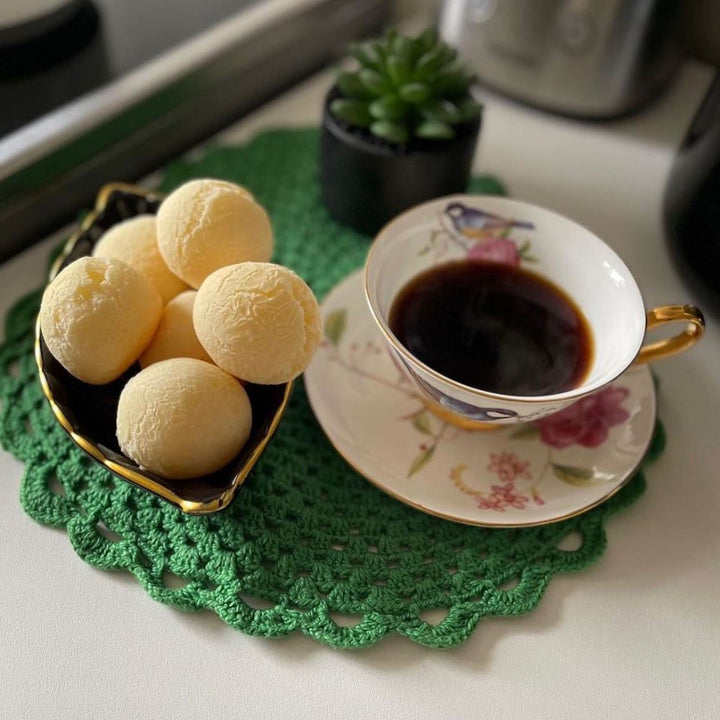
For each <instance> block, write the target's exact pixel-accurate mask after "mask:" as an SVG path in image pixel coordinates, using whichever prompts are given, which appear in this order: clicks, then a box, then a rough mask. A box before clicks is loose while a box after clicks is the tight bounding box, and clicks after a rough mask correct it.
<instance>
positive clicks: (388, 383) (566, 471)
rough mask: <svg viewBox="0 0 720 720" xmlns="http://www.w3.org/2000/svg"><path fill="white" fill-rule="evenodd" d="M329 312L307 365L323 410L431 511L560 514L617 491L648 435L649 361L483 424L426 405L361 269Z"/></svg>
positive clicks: (337, 292)
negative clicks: (558, 404) (566, 398)
mask: <svg viewBox="0 0 720 720" xmlns="http://www.w3.org/2000/svg"><path fill="white" fill-rule="evenodd" d="M323 316H324V328H325V338H324V341H323V343H322V344H321V347H320V349H319V350H318V353H317V355H316V357H315V359H314V360H313V363H312V365H311V366H310V368H309V369H308V371H307V372H306V375H305V378H306V380H305V382H306V386H307V389H308V395H309V398H310V402H311V405H312V407H313V410H314V411H315V414H316V416H317V417H318V420H319V421H320V423H321V425H322V426H323V429H324V430H325V432H326V434H327V435H328V437H329V438H330V440H331V441H332V442H333V444H334V445H335V446H336V448H337V449H338V450H339V451H340V453H341V454H342V455H343V456H344V457H345V458H346V460H348V461H349V462H350V463H351V464H352V465H353V466H354V467H355V468H356V469H357V470H359V471H360V472H361V473H362V474H363V475H365V476H366V477H367V478H368V479H370V480H371V481H372V482H374V483H375V484H376V485H379V486H380V487H381V488H383V489H385V490H386V491H387V492H389V493H390V494H392V495H394V496H395V497H397V498H398V499H400V500H403V501H405V502H407V503H409V504H411V505H413V506H415V507H418V508H419V509H422V510H424V511H426V512H430V513H433V514H437V515H441V516H442V517H446V518H449V519H453V520H456V521H459V522H467V523H471V524H481V525H532V524H540V523H543V522H551V521H553V520H554V519H560V518H563V517H566V516H568V515H571V514H575V513H577V512H579V511H581V510H583V509H589V508H590V507H592V506H594V505H595V504H597V503H598V502H600V501H602V500H603V499H605V498H606V497H609V496H610V495H612V494H613V493H614V492H615V491H616V490H618V489H619V488H620V487H621V486H622V485H623V484H624V482H625V481H626V480H627V479H628V478H629V477H630V475H631V474H632V471H633V470H634V469H635V467H637V465H638V464H639V462H640V460H641V459H642V457H643V455H644V453H645V451H646V449H647V447H648V444H649V442H650V438H651V436H652V430H653V427H654V422H655V395H654V387H653V384H652V380H651V377H650V374H649V371H648V370H647V369H646V368H644V367H639V368H635V369H633V370H631V371H629V372H628V373H626V374H625V375H624V376H623V377H622V378H621V379H620V380H619V381H617V382H615V383H613V384H611V385H609V386H607V387H605V388H603V389H601V390H600V391H598V392H597V393H595V394H593V395H590V396H588V397H585V398H582V399H581V400H579V401H578V402H577V403H575V404H574V405H571V406H569V407H567V408H565V409H564V410H562V411H560V412H558V413H555V414H554V415H550V416H547V417H543V418H541V419H539V420H537V421H535V422H532V423H527V424H516V425H506V426H503V427H501V428H500V429H498V430H492V431H474V432H473V431H468V430H463V429H460V428H457V427H455V426H454V425H452V424H449V423H448V422H446V421H444V420H442V419H440V418H438V417H436V416H435V415H433V414H432V413H431V412H430V411H429V410H427V409H426V407H425V405H424V403H423V402H422V400H421V398H420V396H419V395H418V392H417V390H416V388H415V386H414V385H413V383H412V382H410V381H409V380H408V379H407V377H406V376H405V374H404V373H403V372H402V371H401V370H400V368H398V367H397V365H396V364H395V363H394V362H393V359H392V357H391V355H390V353H389V351H388V350H387V348H386V345H385V342H384V340H383V338H382V336H381V334H380V332H379V330H378V329H377V328H376V326H375V324H374V322H373V320H372V318H371V316H370V313H369V311H368V310H367V307H366V305H365V302H364V298H363V295H362V288H361V278H360V276H359V273H358V274H356V275H353V276H351V277H350V278H347V279H346V280H344V281H343V282H342V283H340V285H339V286H337V287H336V288H335V289H334V290H333V291H332V292H331V293H330V295H329V296H328V298H326V300H325V302H324V303H323Z"/></svg>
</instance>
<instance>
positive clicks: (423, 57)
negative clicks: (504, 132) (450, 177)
mask: <svg viewBox="0 0 720 720" xmlns="http://www.w3.org/2000/svg"><path fill="white" fill-rule="evenodd" d="M349 53H350V55H352V56H353V57H354V58H355V60H356V61H357V63H358V67H357V68H356V69H355V70H351V71H346V72H342V73H340V75H339V76H338V78H337V82H336V86H337V88H338V90H339V91H340V93H341V95H342V97H338V98H336V99H335V100H333V101H332V102H331V103H330V111H331V113H332V114H333V115H334V116H335V117H336V118H337V119H339V120H342V121H343V122H345V123H347V124H348V125H350V126H351V127H356V128H365V129H367V130H368V131H369V132H370V133H372V134H373V135H374V136H375V137H378V138H380V139H382V140H385V141H387V142H391V143H399V144H404V143H407V142H409V141H410V140H411V138H413V137H416V138H422V139H428V140H449V139H450V138H453V137H454V136H455V126H457V125H459V124H461V123H465V122H469V121H470V120H474V119H475V118H476V117H478V115H479V114H480V110H481V106H480V105H478V103H476V102H475V101H474V100H473V99H472V97H471V96H470V93H469V88H470V85H471V84H472V83H473V81H474V79H475V78H474V76H473V75H470V74H469V73H467V72H466V71H465V69H464V68H463V67H462V66H461V64H460V63H459V62H458V61H457V51H456V50H455V49H454V48H452V47H450V46H449V45H447V44H445V43H444V42H442V40H440V39H439V38H438V36H437V34H436V32H435V31H434V30H425V32H423V33H421V34H420V35H419V36H418V37H415V38H409V37H405V36H403V35H399V34H398V33H397V32H395V31H393V30H391V31H389V32H388V33H387V34H386V35H385V36H384V37H382V38H378V39H375V40H370V41H368V42H364V43H362V44H357V45H351V46H350V49H349Z"/></svg>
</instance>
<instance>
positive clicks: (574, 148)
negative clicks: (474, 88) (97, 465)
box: [0, 65, 720, 720]
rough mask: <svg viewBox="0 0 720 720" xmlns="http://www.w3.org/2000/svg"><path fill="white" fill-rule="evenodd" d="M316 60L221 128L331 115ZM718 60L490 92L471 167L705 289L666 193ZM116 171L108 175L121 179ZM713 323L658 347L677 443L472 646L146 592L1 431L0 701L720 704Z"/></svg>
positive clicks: (5, 293) (26, 712)
mask: <svg viewBox="0 0 720 720" xmlns="http://www.w3.org/2000/svg"><path fill="white" fill-rule="evenodd" d="M330 77H331V76H330V75H329V74H328V73H322V74H321V75H319V76H317V77H316V78H314V79H313V80H311V81H309V82H308V83H306V84H304V85H302V86H299V87H298V88H296V89H295V90H293V91H292V92H291V93H288V94H287V95H286V96H284V97H283V98H281V99H280V100H278V101H276V102H274V103H272V104H271V105H268V106H267V107H265V108H263V109H262V110H261V111H259V112H258V113H256V114H255V115H254V116H252V117H251V118H248V119H246V120H245V121H243V122H241V123H240V124H239V125H238V126H237V127H235V128H232V129H231V130H229V131H227V132H225V133H223V134H222V135H221V138H222V140H223V141H228V142H230V141H231V142H238V141H242V140H244V139H246V138H247V137H249V136H250V135H251V134H252V133H254V132H255V131H257V130H258V129H260V128H266V127H273V126H281V125H288V124H297V125H307V124H311V123H316V122H317V121H318V119H319V113H320V103H321V98H322V94H323V92H324V90H325V88H326V87H327V85H328V83H329V82H330ZM709 77H710V72H709V70H708V69H707V68H703V67H701V66H698V65H687V66H686V67H685V68H684V69H683V71H682V73H681V74H680V76H679V77H678V78H677V80H676V82H675V83H674V85H673V87H672V88H671V89H670V91H669V92H668V93H667V94H665V95H664V96H663V97H662V98H661V99H660V101H659V102H658V103H656V104H655V105H654V106H653V107H652V108H651V109H649V110H648V111H646V112H644V113H642V114H641V115H639V116H637V117H635V118H632V119H628V120H625V121H622V122H618V123H613V124H606V125H585V124H580V123H576V122H572V121H568V120H563V119H559V118H556V117H552V116H549V115H543V114H540V113H536V112H533V111H530V110H527V109H525V108H522V107H520V106H518V105H515V104H513V103H510V102H507V101H504V100H500V99H498V98H495V97H492V96H489V95H488V96H486V97H484V99H485V101H486V113H485V122H484V127H483V131H482V139H481V146H480V152H479V156H478V159H477V169H478V170H480V171H483V172H491V173H496V174H497V175H499V176H500V177H502V178H503V179H504V180H505V181H506V182H507V184H508V187H509V188H510V191H511V192H512V194H513V195H514V196H516V197H519V198H522V199H525V200H530V201H533V202H536V203H539V204H542V205H546V206H548V207H550V208H553V209H555V210H558V211H560V212H563V213H566V214H567V215H569V216H570V217H572V218H574V219H575V220H577V221H579V222H580V223H582V224H584V225H586V226H587V227H588V228H590V229H591V230H593V231H594V232H596V233H597V234H598V235H600V236H601V237H602V238H604V239H605V240H606V241H607V242H608V243H609V244H610V245H612V246H613V247H614V248H615V250H616V251H617V252H618V253H619V254H620V255H621V256H622V257H623V258H624V259H625V260H626V262H627V264H628V265H629V267H630V269H631V270H632V272H633V273H634V274H635V275H636V277H637V280H638V283H639V285H640V288H641V290H642V291H643V294H644V296H645V300H646V303H647V304H648V306H651V305H654V304H662V303H672V302H687V301H690V302H692V301H693V294H692V292H691V291H690V290H689V289H688V288H686V287H685V286H683V285H682V283H681V282H680V280H679V279H678V276H677V274H676V272H675V270H674V268H673V266H672V265H671V264H670V262H669V259H668V256H667V252H666V249H665V245H664V241H663V233H662V223H661V216H660V207H661V197H662V191H663V188H664V184H665V180H666V176H667V173H668V171H669V168H670V164H671V161H672V156H673V153H674V149H675V147H676V146H677V144H678V143H679V141H680V139H681V137H682V135H683V132H684V129H685V127H686V126H687V124H688V121H689V119H690V118H691V117H692V115H693V113H694V110H695V109H696V107H697V105H698V102H699V100H700V98H701V97H702V95H703V92H704V89H705V88H706V86H707V83H708V81H709ZM110 179H111V178H108V180H110ZM48 244H49V243H45V244H44V245H40V246H37V247H35V248H33V249H32V250H30V251H28V252H26V253H25V254H23V255H21V256H19V257H17V258H15V259H13V260H12V261H10V262H8V263H6V264H5V265H0V312H1V313H2V314H3V315H4V313H5V311H6V310H7V308H8V307H9V306H10V305H11V304H12V302H13V301H14V300H15V299H16V298H17V297H18V296H19V295H20V294H22V293H24V292H26V291H27V290H30V289H32V288H35V287H37V286H38V285H39V284H40V283H41V282H42V280H43V274H44V267H45V258H46V254H47V246H48ZM718 357H720V327H719V326H718V324H717V323H716V322H715V321H714V320H713V319H710V321H709V328H708V332H707V336H706V338H705V339H704V340H703V341H702V343H701V344H700V345H699V346H698V347H697V348H695V349H694V350H693V351H692V352H690V353H689V354H687V355H684V356H681V357H678V358H673V359H669V360H666V361H664V362H661V363H659V364H658V365H657V366H656V370H657V373H658V374H659V376H660V378H661V380H662V389H661V393H660V415H661V417H662V419H663V421H664V422H665V424H666V427H667V431H668V438H669V442H668V448H667V450H666V452H665V454H664V455H663V457H662V458H661V459H660V461H659V462H658V463H657V464H656V465H654V466H653V467H652V468H651V469H650V470H649V471H648V473H647V478H648V489H647V493H646V495H645V497H643V498H642V499H641V500H640V501H639V502H638V503H637V504H636V505H635V506H633V507H632V508H630V509H629V510H627V511H625V512H623V513H621V514H620V515H618V516H617V517H614V518H612V519H611V520H610V521H609V523H608V526H607V530H608V537H609V542H608V548H607V551H606V553H605V555H604V556H603V557H602V558H601V560H600V561H599V562H598V564H597V565H596V566H595V567H593V568H591V569H589V570H586V571H584V572H583V573H581V574H579V575H573V576H561V577H555V578H554V579H553V580H552V581H551V583H550V586H549V588H548V590H547V592H546V594H545V597H544V598H543V600H542V602H541V604H540V606H539V607H538V608H537V609H536V610H535V611H533V612H532V613H531V614H529V615H527V616H525V617H519V618H505V619H491V620H485V621H483V622H482V623H480V625H479V626H478V628H477V630H476V632H475V634H474V635H473V637H472V638H471V639H470V640H469V641H468V642H467V643H466V644H465V645H463V646H461V647H460V648H457V649H454V650H449V651H438V650H430V649H426V648H423V647H420V646H417V645H414V644H413V643H411V642H410V641H408V640H406V639H404V638H401V637H397V636H393V637H389V638H387V639H385V640H383V641H381V642H380V643H379V644H378V645H376V646H374V647H372V648H370V649H367V650H362V651H353V652H342V651H338V650H333V649H330V648H326V647H324V646H321V645H319V644H318V643H316V642H314V641H312V640H310V639H308V638H306V637H303V636H300V635H297V636H292V637H290V638H287V639H281V640H272V641H271V640H264V639H258V638H251V637H246V636H244V635H242V634H240V633H239V632H237V631H235V630H232V629H231V628H229V627H227V626H225V625H223V623H222V622H221V621H220V620H218V619H217V618H216V617H215V616H214V615H212V614H211V613H209V612H207V613H201V614H187V613H183V612H180V611H177V610H174V609H171V608H169V607H166V606H164V605H160V604H158V603H155V602H153V601H152V600H151V599H150V598H149V597H148V596H147V595H146V594H145V592H144V591H143V590H142V589H141V588H140V587H139V586H138V584H137V583H136V581H135V579H134V578H132V577H131V576H130V575H125V574H120V573H108V572H103V571H99V570H95V569H93V568H91V567H89V566H87V565H85V563H83V562H82V561H81V560H80V559H79V558H78V557H77V556H76V555H75V553H74V552H73V550H72V548H71V546H70V543H69V541H68V539H67V536H66V535H65V534H64V533H63V532H61V531H59V530H53V529H50V528H46V527H42V526H40V525H37V524H36V523H35V522H33V521H32V520H30V519H29V518H28V517H26V516H25V515H24V514H23V512H22V510H21V509H20V505H19V502H18V488H19V483H20V477H21V474H22V469H23V468H22V465H21V464H20V463H19V462H17V461H16V460H15V459H14V458H12V457H11V456H10V455H8V454H7V453H5V452H3V451H0V478H1V481H0V567H2V570H3V580H2V583H0V686H1V687H2V699H1V700H0V717H3V718H5V717H7V718H12V720H23V719H25V718H33V719H34V718H48V717H52V718H73V719H79V718H165V717H172V718H174V720H185V719H186V718H200V717H203V718H213V719H214V718H238V717H253V718H297V719H300V718H313V719H317V718H393V719H395V718H408V719H411V718H412V719H413V720H420V719H421V718H432V719H433V720H436V719H437V718H465V717H467V718H478V717H486V718H492V719H493V720H498V719H501V718H521V717H523V718H524V717H532V718H533V720H541V719H543V718H548V719H550V718H552V720H560V719H562V718H573V719H574V720H575V719H577V718H625V719H627V718H652V719H653V720H659V719H660V718H681V717H682V718H693V719H694V720H698V719H704V718H708V719H709V718H716V717H717V715H718V682H717V681H718V671H717V668H718V648H720V622H718V610H719V609H720V573H719V572H718V558H720V524H719V523H718V514H719V511H720V483H718V481H717V479H718V476H719V475H720V443H719V442H718V424H717V422H713V418H714V417H715V413H716V412H717V408H718V407H720V371H719V370H718V362H717V358H718Z"/></svg>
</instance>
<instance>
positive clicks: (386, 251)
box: [365, 195, 705, 428]
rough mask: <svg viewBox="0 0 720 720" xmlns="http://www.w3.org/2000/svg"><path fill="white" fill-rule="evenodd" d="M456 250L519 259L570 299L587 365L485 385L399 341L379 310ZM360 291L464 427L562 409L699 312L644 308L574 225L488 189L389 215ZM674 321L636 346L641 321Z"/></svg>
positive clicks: (421, 380)
mask: <svg viewBox="0 0 720 720" xmlns="http://www.w3.org/2000/svg"><path fill="white" fill-rule="evenodd" d="M463 258H468V259H475V260H479V261H490V262H503V263H506V264H512V265H521V266H523V267H525V268H526V269H528V270H532V271H533V272H535V273H538V274H539V275H541V276H543V277H545V278H547V279H548V280H550V281H551V282H552V283H554V284H555V285H557V286H558V287H560V288H562V289H563V290H564V291H565V292H566V293H567V294H568V295H569V296H570V297H571V298H572V299H573V300H574V301H575V303H576V304H577V306H578V307H579V308H580V309H581V310H582V311H583V313H584V315H585V317H586V318H587V321H588V323H589V326H590V329H591V331H592V335H593V339H594V356H593V358H592V360H591V365H590V369H589V371H588V372H587V374H586V376H585V379H584V380H583V381H582V383H581V384H580V385H579V386H578V387H574V388H572V389H570V390H567V391H565V392H559V393H557V394H553V395H542V396H532V397H524V396H515V395H502V394H499V393H494V392H488V391H485V390H483V389H482V388H475V387H470V386H468V385H463V384H462V383H459V382H456V381H455V380H452V379H451V378H448V377H446V376H444V375H442V374H441V373H439V372H437V371H435V370H434V369H433V368H431V367H429V366H428V365H426V364H424V363H423V362H421V361H420V360H419V359H418V358H417V357H415V356H414V355H413V354H412V353H411V352H410V351H409V350H408V349H407V348H406V347H405V346H404V345H403V344H402V343H401V342H400V341H399V340H398V338H397V337H396V336H395V335H394V334H393V332H392V330H391V329H390V327H389V324H388V315H389V313H390V308H391V306H392V303H393V300H394V299H395V297H396V296H397V294H398V293H399V292H400V290H401V289H402V288H403V287H404V286H405V285H406V284H407V283H408V281H409V280H411V279H412V278H413V277H415V276H416V275H418V274H419V273H421V272H424V271H425V270H427V269H429V268H431V267H433V266H436V265H440V264H443V263H446V262H449V261H454V260H460V259H463ZM365 294H366V297H367V301H368V303H369V305H370V310H371V311H372V314H373V316H374V318H375V320H376V322H377V324H378V326H379V327H380V329H381V330H382V332H383V334H384V335H385V337H386V339H387V341H388V344H389V346H390V349H391V351H392V354H393V356H394V358H395V359H396V360H397V362H398V365H399V366H400V367H401V368H403V370H404V371H405V373H406V374H407V375H408V377H409V378H410V379H411V380H412V381H413V382H414V383H415V384H416V385H417V387H418V388H419V390H420V391H421V395H422V397H423V399H424V400H425V401H426V403H427V405H428V407H429V408H430V409H431V410H433V411H434V412H436V413H437V414H439V415H441V416H442V417H444V418H445V419H447V420H449V421H451V422H454V423H455V424H459V425H461V426H463V427H470V428H475V427H482V426H487V423H492V424H499V423H502V424H507V423H518V422H528V421H531V420H537V419H538V418H541V417H543V416H545V415H549V414H550V413H554V412H557V411H558V410H562V409H563V408H564V407H567V406H568V405H570V404H571V403H573V402H575V401H577V400H579V399H580V398H582V397H584V396H585V395H589V394H590V393H592V392H595V391H596V390H598V389H600V388H602V387H603V386H605V385H607V384H608V383H610V382H612V381H613V380H615V379H617V378H618V377H619V376H620V375H622V373H623V372H625V371H626V370H627V369H628V368H629V367H630V366H631V365H632V364H633V363H643V362H647V361H649V360H656V359H659V358H661V357H666V356H668V355H671V354H674V353H676V352H680V351H682V350H685V349H687V348H689V347H690V346H691V345H693V344H694V343H695V342H696V341H697V340H698V339H699V338H700V336H701V335H702V333H703V330H704V327H705V323H704V320H703V316H702V313H701V312H700V311H699V310H698V309H697V308H695V307H693V306H691V305H667V306H663V307H660V308H656V309H654V310H650V311H649V312H646V311H645V306H644V304H643V300H642V297H641V295H640V290H639V289H638V286H637V283H636V282H635V280H634V278H633V276H632V275H631V274H630V271H629V270H628V268H627V266H626V265H625V263H623V261H622V260H621V259H620V258H619V257H618V256H617V255H616V254H615V252H613V250H611V249H610V247H608V246H607V245H606V244H605V243H604V242H603V241H602V240H600V238H598V237H597V236H596V235H593V234H592V233H591V232H590V231H589V230H586V229H585V228H584V227H582V226H581V225H578V224H577V223H575V222H573V221H572V220H569V219H568V218H566V217H564V216H562V215H559V214H558V213H555V212H552V211H550V210H546V209H544V208H541V207H537V206H536V205H532V204H530V203H526V202H521V201H519V200H511V199H508V198H504V197H497V196H491V195H485V196H483V195H455V196H451V197H445V198H440V199H438V200H432V201H430V202H427V203H424V204H423V205H419V206H417V207H415V208H412V209H411V210H408V211H407V212H405V213H403V214H402V215H400V216H398V217H397V218H395V219H394V220H392V221H391V222H390V223H389V224H388V225H386V226H385V227H384V228H383V229H382V230H381V231H380V233H379V234H378V235H377V237H376V238H375V241H374V243H373V245H372V247H371V249H370V253H369V254H368V258H367V261H366V263H365ZM675 321H683V322H685V323H686V327H685V328H684V330H683V332H682V333H680V334H679V335H676V336H675V337H672V338H669V339H665V340H660V341H658V342H655V343H652V344H650V345H645V346H643V340H644V337H645V331H646V329H650V328H652V327H656V326H657V325H660V324H664V323H667V322H675ZM478 362H482V358H478Z"/></svg>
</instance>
